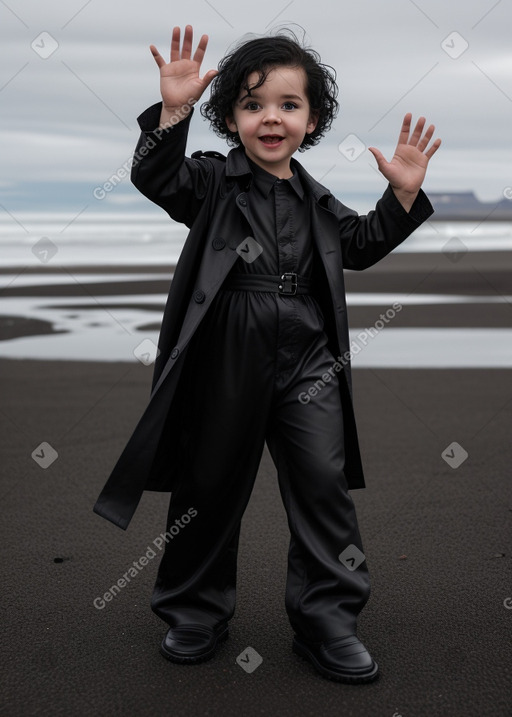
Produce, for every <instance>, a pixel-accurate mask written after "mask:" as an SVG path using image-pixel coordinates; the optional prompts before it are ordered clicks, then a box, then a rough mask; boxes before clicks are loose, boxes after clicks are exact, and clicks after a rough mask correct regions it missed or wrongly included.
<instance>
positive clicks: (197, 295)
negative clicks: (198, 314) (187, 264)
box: [194, 289, 206, 304]
mask: <svg viewBox="0 0 512 717" xmlns="http://www.w3.org/2000/svg"><path fill="white" fill-rule="evenodd" d="M205 298H206V294H205V293H204V291H201V289H198V291H194V301H196V302H197V303H198V304H202V303H203V301H204V300H205Z"/></svg>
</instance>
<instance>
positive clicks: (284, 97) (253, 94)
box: [238, 92, 304, 102]
mask: <svg viewBox="0 0 512 717" xmlns="http://www.w3.org/2000/svg"><path fill="white" fill-rule="evenodd" d="M247 97H254V98H255V99H258V98H259V97H261V95H260V94H259V92H251V93H247V94H245V95H244V96H243V97H241V98H240V99H239V100H238V101H239V102H243V101H244V100H245V99H247ZM280 99H282V100H299V101H300V102H303V101H304V97H301V96H300V95H281V98H280Z"/></svg>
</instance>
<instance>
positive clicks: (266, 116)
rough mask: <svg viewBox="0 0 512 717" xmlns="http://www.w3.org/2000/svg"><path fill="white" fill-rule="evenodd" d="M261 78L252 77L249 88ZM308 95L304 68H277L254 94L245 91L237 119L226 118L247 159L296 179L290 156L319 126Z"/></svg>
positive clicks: (236, 110)
mask: <svg viewBox="0 0 512 717" xmlns="http://www.w3.org/2000/svg"><path fill="white" fill-rule="evenodd" d="M258 79H259V75H258V73H257V72H253V73H252V74H251V75H249V78H248V85H249V87H252V86H254V85H255V84H256V83H257V82H258ZM316 122H317V120H316V118H314V117H312V116H311V110H310V106H309V101H308V98H307V94H306V73H305V72H304V70H303V68H302V67H276V68H274V69H273V70H270V72H269V73H268V75H267V78H266V80H265V82H264V83H263V84H262V85H261V87H258V88H257V89H256V90H254V92H251V95H250V96H248V95H247V93H246V92H245V91H244V90H242V91H241V93H240V95H239V97H238V99H237V101H236V103H235V104H234V106H233V116H232V117H226V124H227V126H228V128H229V129H230V130H231V131H232V132H238V134H239V136H240V140H241V142H242V144H243V145H244V147H245V152H246V154H247V156H248V157H249V158H250V159H252V161H253V162H255V163H256V164H258V165H259V166H260V167H262V168H263V169H265V170H267V172H270V173H271V174H275V175H276V176H277V177H280V178H281V179H287V178H289V177H291V176H292V172H291V170H290V157H291V156H292V155H293V153H294V152H295V151H296V150H297V149H298V147H299V146H300V144H301V143H302V140H303V139H304V135H306V134H310V133H311V132H312V131H313V130H314V129H315V127H316Z"/></svg>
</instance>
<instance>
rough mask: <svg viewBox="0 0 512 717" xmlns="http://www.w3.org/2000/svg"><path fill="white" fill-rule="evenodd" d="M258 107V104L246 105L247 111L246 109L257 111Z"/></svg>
mask: <svg viewBox="0 0 512 717" xmlns="http://www.w3.org/2000/svg"><path fill="white" fill-rule="evenodd" d="M258 107H259V105H258V103H257V102H248V103H247V104H246V105H245V109H246V110H257V109H258Z"/></svg>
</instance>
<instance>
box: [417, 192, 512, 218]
mask: <svg viewBox="0 0 512 717" xmlns="http://www.w3.org/2000/svg"><path fill="white" fill-rule="evenodd" d="M510 191H511V199H505V198H503V199H501V200H500V201H498V202H481V201H480V200H479V199H477V197H476V196H475V194H474V193H473V192H442V193H441V192H428V198H429V199H430V201H431V202H432V206H433V207H434V209H435V214H434V215H433V216H432V219H449V220H454V219H459V220H471V219H489V220H494V221H512V189H511V190H510Z"/></svg>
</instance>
